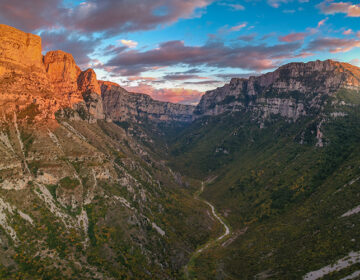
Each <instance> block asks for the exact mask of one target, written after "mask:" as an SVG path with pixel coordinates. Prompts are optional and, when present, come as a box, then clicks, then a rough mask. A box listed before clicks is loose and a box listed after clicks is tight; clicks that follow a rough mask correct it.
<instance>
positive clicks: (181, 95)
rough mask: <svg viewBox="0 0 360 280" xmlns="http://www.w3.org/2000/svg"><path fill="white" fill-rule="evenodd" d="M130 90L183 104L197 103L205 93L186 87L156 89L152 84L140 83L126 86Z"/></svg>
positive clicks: (156, 98)
mask: <svg viewBox="0 0 360 280" xmlns="http://www.w3.org/2000/svg"><path fill="white" fill-rule="evenodd" d="M126 90H128V91H130V92H139V93H146V94H148V95H150V96H151V97H152V98H154V99H155V100H160V101H166V102H172V103H182V104H197V103H198V102H199V100H200V98H201V96H202V95H203V94H204V93H203V92H200V91H198V90H193V89H185V88H161V89H156V88H154V87H153V86H152V85H149V84H146V83H140V84H139V85H138V86H134V87H126Z"/></svg>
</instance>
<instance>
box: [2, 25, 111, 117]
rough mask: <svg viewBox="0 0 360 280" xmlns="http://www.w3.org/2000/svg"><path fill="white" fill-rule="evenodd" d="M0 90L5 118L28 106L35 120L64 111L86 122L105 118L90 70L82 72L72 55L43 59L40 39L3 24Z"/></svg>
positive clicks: (58, 54)
mask: <svg viewBox="0 0 360 280" xmlns="http://www.w3.org/2000/svg"><path fill="white" fill-rule="evenodd" d="M0 90H1V95H0V111H2V115H3V116H5V118H6V116H7V115H13V114H14V112H15V113H19V112H21V111H23V110H28V108H30V107H31V108H32V109H33V110H35V109H36V111H37V112H36V117H35V119H36V120H47V119H54V118H55V113H56V112H58V111H59V110H60V111H61V110H63V109H65V108H72V109H74V110H75V111H79V112H81V113H83V114H82V117H83V118H86V119H87V120H89V121H94V120H96V119H104V118H105V115H104V112H103V109H102V108H103V106H102V100H101V92H100V86H99V84H98V82H97V79H96V74H95V72H94V71H93V70H92V69H89V70H86V71H84V72H82V71H81V69H80V68H79V67H78V66H77V65H76V63H75V60H74V58H73V56H72V55H71V54H69V53H66V52H63V51H60V50H58V51H50V52H48V53H47V54H46V55H45V56H44V57H43V56H42V54H41V38H40V37H39V36H36V35H32V34H28V33H25V32H22V31H20V30H17V29H15V28H12V27H10V26H6V25H0ZM84 112H85V113H86V114H84ZM60 115H61V114H60ZM74 117H75V118H79V114H78V113H76V112H75V116H74Z"/></svg>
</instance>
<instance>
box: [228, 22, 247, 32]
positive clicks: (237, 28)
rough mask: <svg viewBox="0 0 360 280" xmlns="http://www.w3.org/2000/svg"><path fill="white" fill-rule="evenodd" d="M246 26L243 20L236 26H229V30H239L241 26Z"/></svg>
mask: <svg viewBox="0 0 360 280" xmlns="http://www.w3.org/2000/svg"><path fill="white" fill-rule="evenodd" d="M246 26H247V23H246V22H244V23H242V24H239V25H236V26H233V27H231V28H230V31H239V30H241V29H243V28H244V27H246Z"/></svg>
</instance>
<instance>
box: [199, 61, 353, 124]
mask: <svg viewBox="0 0 360 280" xmlns="http://www.w3.org/2000/svg"><path fill="white" fill-rule="evenodd" d="M340 89H349V90H359V89H360V68H358V67H355V66H352V65H350V64H347V63H340V62H336V61H332V60H326V61H313V62H308V63H290V64H286V65H284V66H282V67H280V68H279V69H277V70H276V71H274V72H270V73H267V74H264V75H261V76H258V77H250V78H249V79H238V78H234V79H232V80H231V81H230V83H229V84H227V85H225V86H224V87H220V88H217V89H215V90H212V91H209V92H207V93H206V94H205V95H204V96H203V97H202V99H201V101H200V103H199V104H198V105H197V107H196V110H195V115H196V116H198V117H201V116H216V115H220V114H223V113H226V112H237V111H242V110H244V109H245V110H246V111H252V112H253V113H254V114H257V115H258V116H259V117H260V118H262V119H266V118H267V117H268V116H270V115H271V114H273V115H280V116H283V117H286V118H288V119H293V120H296V119H298V118H299V117H301V116H306V115H309V114H313V113H318V111H317V112H316V110H317V109H320V108H321V107H322V106H323V105H324V103H323V102H324V96H333V95H334V94H335V93H336V92H338V91H339V90H340ZM314 110H315V111H314Z"/></svg>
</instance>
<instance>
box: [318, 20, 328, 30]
mask: <svg viewBox="0 0 360 280" xmlns="http://www.w3.org/2000/svg"><path fill="white" fill-rule="evenodd" d="M328 19H329V18H324V19H323V20H320V21H319V22H318V24H317V28H320V27H321V26H323V25H324V24H325V22H326V21H327V20H328Z"/></svg>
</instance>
